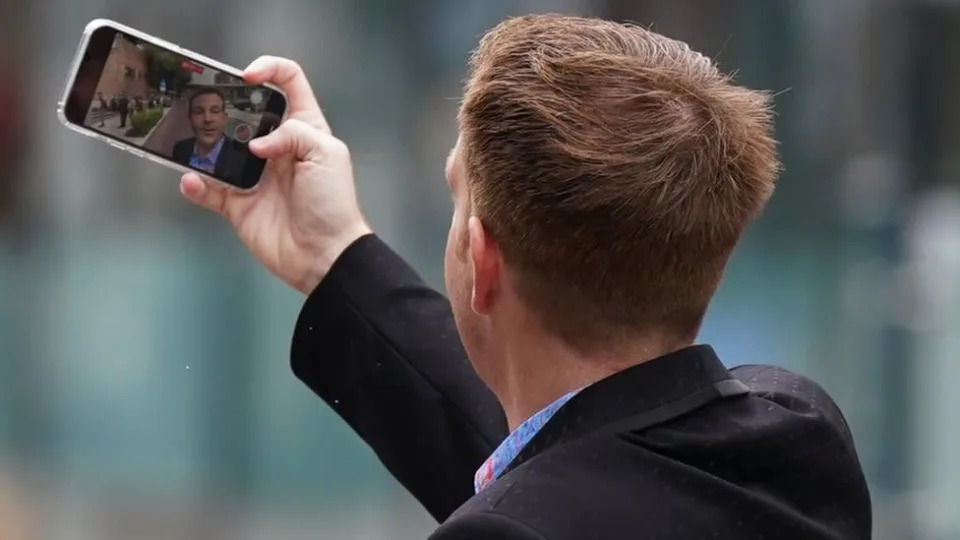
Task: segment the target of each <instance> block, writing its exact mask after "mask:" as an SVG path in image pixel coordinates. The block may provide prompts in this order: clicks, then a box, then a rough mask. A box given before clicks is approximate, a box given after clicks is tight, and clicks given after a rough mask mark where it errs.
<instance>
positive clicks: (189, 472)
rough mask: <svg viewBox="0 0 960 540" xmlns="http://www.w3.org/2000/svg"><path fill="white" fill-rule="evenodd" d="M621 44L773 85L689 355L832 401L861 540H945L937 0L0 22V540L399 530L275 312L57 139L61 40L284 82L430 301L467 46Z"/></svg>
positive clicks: (942, 70)
mask: <svg viewBox="0 0 960 540" xmlns="http://www.w3.org/2000/svg"><path fill="white" fill-rule="evenodd" d="M547 11H554V12H556V11H560V12H568V13H580V14H593V15H601V16H606V17H612V18H616V19H621V20H632V21H636V22H639V23H641V24H645V25H647V24H652V25H653V27H654V29H656V30H658V31H661V32H663V33H666V34H668V35H671V36H673V37H677V38H680V39H684V40H687V41H689V42H690V43H691V44H693V45H694V46H695V48H697V49H699V50H702V51H703V52H705V53H708V54H716V55H718V58H719V61H720V63H721V65H722V67H723V68H724V69H726V70H734V69H735V70H737V71H738V72H739V78H740V80H741V81H742V82H744V83H745V84H748V85H751V86H755V87H761V88H766V89H770V90H773V91H775V92H777V98H776V103H777V111H778V114H779V117H778V137H779V139H780V141H781V142H782V153H783V156H784V160H785V166H786V170H785V172H784V174H783V175H782V177H781V181H780V185H779V188H778V192H777V194H776V196H775V197H774V200H773V202H772V203H771V206H770V208H769V210H768V212H767V213H766V215H765V216H764V218H763V219H762V220H761V221H760V222H759V223H757V224H756V226H754V227H753V229H752V230H751V232H750V233H749V235H748V236H747V238H746V239H745V240H744V242H743V244H742V246H741V247H740V249H739V250H738V252H737V254H736V256H735V259H734V261H733V263H732V266H731V269H730V271H729V273H728V275H727V278H726V280H725V283H724V285H723V286H722V288H721V291H720V293H719V295H718V297H717V299H716V301H715V303H714V305H713V307H712V309H711V311H710V315H709V317H708V321H707V323H706V326H705V328H704V331H703V335H702V340H703V341H706V342H711V343H713V344H715V345H716V347H717V349H718V350H719V352H720V353H721V357H722V358H724V359H725V361H726V362H728V363H729V364H730V365H735V364H742V363H771V364H779V365H783V366H785V367H787V368H790V369H793V370H795V371H798V372H801V373H804V374H807V375H810V376H812V377H814V378H815V379H817V380H818V381H819V382H821V383H822V384H823V385H824V386H825V387H826V388H827V389H828V390H829V391H830V392H831V393H832V394H833V396H834V397H835V398H836V400H837V401H838V402H839V403H840V405H841V407H842V408H843V410H844V412H845V413H846V416H847V419H848V421H849V422H850V424H851V426H852V428H853V431H854V433H855V436H856V439H857V443H858V446H859V449H860V452H861V457H862V459H863V463H864V467H865V469H866V471H867V473H868V476H869V478H870V482H871V489H872V493H873V497H874V502H875V515H876V521H877V526H876V535H875V536H876V538H877V539H896V540H900V539H908V538H916V539H923V540H948V539H955V538H960V513H958V512H957V511H956V508H957V506H958V505H960V461H957V460H956V459H954V452H953V450H954V448H956V447H957V445H958V443H960V429H958V428H957V424H958V422H960V420H958V418H957V415H956V411H958V410H960V393H957V392H955V391H954V389H953V388H952V385H953V384H954V382H955V381H958V380H960V102H958V99H957V96H958V95H960V70H958V69H957V66H958V65H960V2H956V1H946V0H939V1H933V0H929V1H919V0H917V1H908V0H900V1H897V0H796V1H786V0H784V1H770V0H756V1H748V0H713V1H711V2H701V1H696V0H656V1H654V0H580V1H573V0H567V1H564V0H555V1H549V0H539V1H535V0H526V1H524V0H405V1H391V0H362V1H360V0H357V1H353V2H347V1H336V0H325V1H319V0H286V1H283V2H279V1H278V2H274V3H268V2H263V1H261V0H233V1H227V0H205V1H204V2H196V1H190V0H165V1H164V2H153V3H146V2H133V1H120V0H32V1H30V2H27V1H26V0H22V1H20V0H0V14H2V16H0V68H2V70H0V73H3V74H4V75H3V77H0V537H2V538H4V539H5V540H6V539H10V540H20V539H29V540H33V539H74V538H76V539H88V538H89V539H98V540H112V539H125V538H142V539H149V538H231V539H233V538H243V539H247V538H249V539H254V538H256V539H260V538H264V539H266V538H270V539H280V538H370V539H378V538H418V537H425V536H426V535H427V534H428V533H429V532H430V531H431V530H432V529H433V527H434V524H433V523H432V522H431V520H430V518H429V517H428V516H427V515H426V513H425V512H423V511H422V510H421V509H420V508H419V506H418V505H417V504H416V503H415V502H414V501H412V500H411V498H410V497H409V496H408V495H406V494H405V493H404V492H403V491H402V490H401V489H400V488H399V487H398V486H397V485H396V483H395V482H394V481H393V480H392V479H391V478H390V477H389V476H388V475H387V474H386V473H385V472H384V470H383V468H382V467H381V465H380V464H379V463H378V462H377V460H376V458H375V457H374V455H373V454H372V453H371V452H370V451H369V450H368V449H367V448H366V447H365V445H364V444H363V443H362V442H361V441H359V440H358V439H357V437H356V436H354V435H353V434H352V432H350V431H349V430H348V428H346V427H345V426H344V425H343V424H342V423H341V422H340V421H339V420H338V419H337V418H336V417H335V416H334V415H333V414H332V413H331V412H330V411H329V410H328V409H327V408H326V406H325V405H324V404H323V403H322V402H321V401H320V400H319V399H317V398H315V397H314V396H313V395H312V394H311V393H310V392H309V390H307V389H306V388H305V387H303V386H301V385H300V384H299V383H298V382H297V381H296V380H295V379H294V377H293V375H292V374H291V373H290V371H289V368H288V357H287V354H288V349H289V340H290V336H291V331H292V327H293V323H294V320H295V318H296V316H297V313H298V310H299V307H300V302H301V298H299V297H298V296H297V295H296V294H295V293H293V292H291V291H288V290H287V289H285V287H284V286H283V285H282V284H280V283H279V282H277V281H275V280H274V279H272V278H271V277H270V276H268V275H267V274H266V273H265V271H263V270H261V269H260V268H259V267H258V266H257V265H256V264H255V263H254V261H253V260H252V258H251V257H250V256H249V255H248V254H247V253H246V252H245V251H244V249H243V248H242V246H240V245H239V243H238V242H237V241H236V240H235V239H234V238H233V235H232V233H231V232H230V231H229V230H228V228H227V227H226V225H225V224H224V223H222V222H220V221H219V220H217V219H216V218H213V217H211V216H209V215H207V214H205V213H204V212H201V211H200V210H197V209H195V208H193V207H190V206H188V205H187V204H186V203H184V202H182V201H181V199H180V196H179V193H178V189H177V178H178V177H177V175H176V173H173V172H171V171H169V170H166V169H164V168H162V167H159V166H156V165H151V164H149V163H147V162H144V161H142V160H138V159H136V158H134V157H132V156H128V155H126V154H123V153H120V152H117V151H115V150H113V149H111V148H109V147H107V146H106V145H103V144H100V143H97V142H95V141H93V140H92V139H86V138H83V137H80V136H78V135H76V134H74V133H72V132H68V131H67V130H65V129H63V128H62V127H61V126H59V124H58V123H57V121H56V117H55V105H56V102H57V99H58V98H59V96H60V93H61V91H62V86H63V83H64V77H65V74H66V69H67V66H68V64H69V62H70V60H71V59H72V56H73V54H74V49H75V47H76V43H77V40H78V38H79V35H80V32H81V31H82V29H83V27H84V25H85V24H86V23H87V22H88V21H89V20H90V19H93V18H96V17H109V18H113V19H117V20H120V21H122V22H125V23H127V24H130V25H132V26H135V27H137V28H140V29H142V30H144V31H147V32H150V33H153V34H156V35H159V36H161V37H164V38H166V39H169V40H170V41H173V42H176V43H179V44H180V45H182V46H184V47H186V48H189V49H193V50H197V51H200V52H203V53H204V54H207V55H208V56H212V57H216V58H218V59H221V60H223V61H225V62H227V63H230V64H233V65H236V66H240V67H242V66H244V65H246V64H247V63H248V62H249V61H251V60H252V59H253V58H255V57H256V56H258V55H259V54H264V53H269V54H278V55H283V56H289V57H291V58H294V59H296V60H298V61H300V62H301V63H302V65H303V66H304V67H305V69H306V70H307V72H308V75H309V77H310V79H311V81H312V82H313V83H314V85H315V88H316V91H317V94H318V95H319V96H320V99H321V102H322V105H323V106H324V108H325V110H326V111H327V114H328V116H329V119H330V121H331V124H332V125H333V128H334V130H335V132H336V133H337V134H338V135H339V136H340V137H341V138H343V139H344V140H345V141H346V142H347V143H348V144H349V145H350V146H351V148H352V153H353V155H354V157H355V160H356V163H355V168H356V173H357V178H358V183H359V190H360V195H361V199H362V203H363V206H364V208H365V211H366V213H367V215H368V216H369V218H370V220H371V221H372V224H373V225H374V227H375V229H376V230H377V231H378V232H379V233H380V234H381V236H383V237H384V238H386V239H387V240H388V241H389V242H391V243H392V245H394V246H395V247H396V249H398V251H400V252H401V253H403V254H404V255H406V256H407V257H408V258H409V260H410V261H411V262H412V263H413V264H414V266H416V267H417V268H418V269H419V270H421V271H422V272H423V274H424V276H425V277H426V278H427V279H428V280H429V281H430V282H431V283H433V284H435V285H437V286H438V287H441V286H442V279H441V278H442V275H441V272H442V265H441V261H442V250H443V245H444V242H445V238H446V230H447V225H448V223H449V218H450V211H451V209H450V203H449V195H448V194H447V193H446V187H445V184H444V181H443V158H444V157H445V155H446V152H447V151H448V150H449V147H450V146H451V145H452V144H453V142H454V140H455V134H456V128H455V124H454V115H455V112H456V107H457V97H458V96H459V93H460V83H461V80H462V78H463V75H464V67H465V61H466V58H467V55H468V53H469V51H470V49H471V48H472V47H473V46H474V45H475V44H476V41H477V39H478V38H479V36H480V35H481V34H482V33H483V32H484V31H485V30H486V29H487V28H489V27H490V26H492V25H493V24H495V23H496V22H497V21H498V20H500V19H501V18H503V17H504V16H506V15H512V14H522V13H527V12H547Z"/></svg>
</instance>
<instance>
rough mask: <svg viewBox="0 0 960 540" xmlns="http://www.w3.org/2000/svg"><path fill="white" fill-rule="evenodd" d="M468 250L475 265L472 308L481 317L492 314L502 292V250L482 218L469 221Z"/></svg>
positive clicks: (472, 217) (474, 217) (473, 265)
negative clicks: (484, 225) (494, 304)
mask: <svg viewBox="0 0 960 540" xmlns="http://www.w3.org/2000/svg"><path fill="white" fill-rule="evenodd" d="M467 235H468V237H469V242H468V249H469V253H470V260H471V262H472V263H473V264H472V267H473V296H472V298H471V307H472V308H473V311H474V312H476V313H477V314H480V315H485V314H487V313H489V312H490V309H491V307H492V306H493V303H494V302H495V301H496V298H497V294H498V293H499V291H500V269H501V267H502V258H501V255H500V248H499V247H497V244H496V242H494V241H493V238H492V237H491V236H490V235H489V234H488V233H487V231H486V229H485V228H484V227H483V223H482V222H481V221H480V218H478V217H476V216H471V217H470V219H469V221H467Z"/></svg>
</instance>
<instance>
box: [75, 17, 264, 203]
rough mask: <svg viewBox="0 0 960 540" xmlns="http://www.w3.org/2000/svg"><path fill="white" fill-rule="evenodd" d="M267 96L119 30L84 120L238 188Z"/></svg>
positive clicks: (251, 160)
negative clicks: (250, 142)
mask: <svg viewBox="0 0 960 540" xmlns="http://www.w3.org/2000/svg"><path fill="white" fill-rule="evenodd" d="M270 93H271V91H270V90H268V89H265V88H262V87H261V88H258V87H254V86H249V85H247V84H245V83H244V82H243V80H242V79H240V78H238V77H235V76H233V75H230V74H227V73H223V72H221V71H219V70H216V69H213V68H211V67H208V66H205V65H202V64H199V63H197V62H194V61H192V60H190V59H188V58H185V57H183V56H181V55H179V54H177V53H174V52H172V51H169V50H166V49H162V48H159V47H157V46H155V45H152V44H150V43H145V42H142V41H140V40H137V39H136V38H133V37H131V36H127V35H124V34H122V33H119V32H118V33H117V34H116V38H115V39H114V40H113V45H112V48H111V50H110V52H109V54H108V55H107V58H106V63H105V65H104V69H103V73H102V75H101V76H100V81H99V83H98V84H97V87H96V90H95V92H94V95H93V100H92V102H91V103H90V108H89V110H88V111H87V114H86V118H85V120H84V124H85V125H86V126H87V127H89V128H91V129H93V130H95V131H99V132H101V133H104V134H106V135H110V136H112V137H115V138H118V139H120V140H123V141H125V142H127V143H129V144H132V145H134V146H137V147H140V148H142V149H144V150H147V151H149V152H151V153H153V154H156V155H159V156H162V157H165V158H168V159H170V160H172V161H174V162H176V163H178V164H180V165H184V166H187V167H190V168H192V169H195V170H198V171H201V172H204V173H207V174H209V175H211V176H215V177H218V178H220V179H223V180H225V181H227V182H228V183H230V184H234V185H241V184H243V181H241V178H243V177H244V175H245V174H247V173H248V172H249V171H248V170H246V169H247V168H248V165H254V164H258V165H260V167H262V163H258V162H260V161H261V160H259V158H257V157H255V156H253V155H252V154H250V153H249V151H248V150H247V144H246V143H247V142H249V141H250V139H252V138H253V137H255V136H256V135H257V131H258V128H259V126H260V124H261V120H262V119H263V116H264V111H265V107H266V106H267V103H268V102H269V99H270ZM258 169H259V168H258ZM257 175H259V173H257Z"/></svg>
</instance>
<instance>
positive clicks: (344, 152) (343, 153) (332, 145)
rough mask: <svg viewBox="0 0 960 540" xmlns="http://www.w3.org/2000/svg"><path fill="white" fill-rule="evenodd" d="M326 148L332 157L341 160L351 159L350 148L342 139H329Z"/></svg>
mask: <svg viewBox="0 0 960 540" xmlns="http://www.w3.org/2000/svg"><path fill="white" fill-rule="evenodd" d="M325 146H326V147H327V149H326V151H327V153H329V154H330V155H332V156H336V157H338V158H341V159H350V147H349V146H347V143H345V142H343V141H341V140H340V139H338V138H336V137H328V138H327V141H326V144H325Z"/></svg>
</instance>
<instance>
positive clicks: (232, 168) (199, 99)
mask: <svg viewBox="0 0 960 540" xmlns="http://www.w3.org/2000/svg"><path fill="white" fill-rule="evenodd" d="M187 112H188V114H189V115H190V127H191V129H193V137H190V138H188V139H183V140H181V141H179V142H177V143H176V144H175V145H174V146H173V160H174V161H176V162H177V163H179V164H181V165H187V166H189V167H193V168H195V169H199V170H202V171H204V172H206V173H208V174H212V175H215V176H218V177H220V178H223V179H225V180H226V181H228V182H230V181H233V182H236V181H237V179H239V178H240V176H241V175H242V174H243V167H244V163H245V161H246V157H247V151H246V148H244V146H243V144H242V143H240V142H238V141H235V140H233V139H231V138H230V137H228V136H227V135H225V134H224V129H226V127H227V120H228V119H229V118H228V116H227V100H226V97H225V96H224V95H223V92H221V91H220V90H217V89H216V88H212V87H208V86H204V87H200V88H197V89H195V90H194V91H193V92H192V93H191V94H190V99H189V101H188V109H187Z"/></svg>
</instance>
